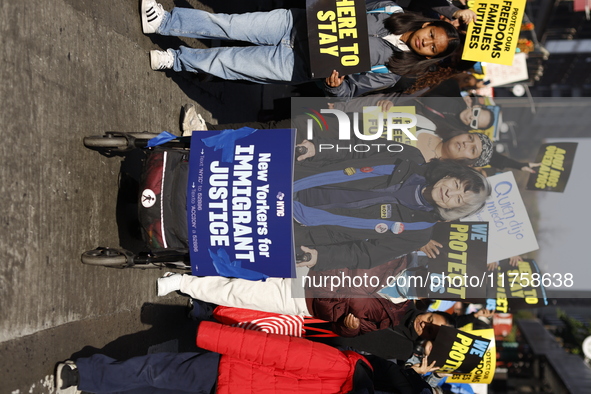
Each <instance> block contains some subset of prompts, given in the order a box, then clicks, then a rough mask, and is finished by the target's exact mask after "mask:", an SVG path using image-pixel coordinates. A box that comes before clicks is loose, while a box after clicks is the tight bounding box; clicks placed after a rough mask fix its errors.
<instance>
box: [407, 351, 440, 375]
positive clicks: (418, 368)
mask: <svg viewBox="0 0 591 394" xmlns="http://www.w3.org/2000/svg"><path fill="white" fill-rule="evenodd" d="M411 368H412V369H414V370H415V372H416V373H418V374H419V375H424V374H426V373H429V372H435V371H437V370H438V369H439V367H436V366H435V361H433V362H432V363H431V364H429V360H428V357H427V356H425V357H423V360H422V361H421V363H420V364H414V365H413V366H412V367H411Z"/></svg>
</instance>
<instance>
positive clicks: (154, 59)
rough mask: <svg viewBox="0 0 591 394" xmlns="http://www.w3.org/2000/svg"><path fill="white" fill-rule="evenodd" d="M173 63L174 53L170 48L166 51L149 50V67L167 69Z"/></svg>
mask: <svg viewBox="0 0 591 394" xmlns="http://www.w3.org/2000/svg"><path fill="white" fill-rule="evenodd" d="M173 64H174V55H173V54H172V50H170V49H167V50H166V51H157V50H153V51H150V67H152V70H168V69H171V68H172V65H173Z"/></svg>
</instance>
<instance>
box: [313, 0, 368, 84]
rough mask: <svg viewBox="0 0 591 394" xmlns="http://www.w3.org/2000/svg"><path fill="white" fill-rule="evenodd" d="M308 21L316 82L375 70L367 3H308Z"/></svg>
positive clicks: (339, 0) (344, 0)
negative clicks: (372, 62)
mask: <svg viewBox="0 0 591 394" xmlns="http://www.w3.org/2000/svg"><path fill="white" fill-rule="evenodd" d="M306 18H307V23H308V43H309V47H310V68H311V71H312V78H326V77H328V76H330V74H331V73H332V71H333V70H336V71H338V72H339V75H347V74H354V73H359V72H365V71H369V70H370V69H371V62H370V60H369V39H368V33H367V12H366V9H365V2H364V1H360V0H307V1H306Z"/></svg>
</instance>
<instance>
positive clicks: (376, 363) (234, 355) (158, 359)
mask: <svg viewBox="0 0 591 394" xmlns="http://www.w3.org/2000/svg"><path fill="white" fill-rule="evenodd" d="M197 346H198V347H200V348H202V349H205V350H206V351H209V352H203V353H154V354H149V355H146V356H140V357H134V358H131V359H129V360H126V361H117V360H114V359H112V358H110V357H107V356H104V355H101V354H95V355H93V356H91V357H88V358H80V359H77V360H67V361H65V362H63V363H59V364H58V366H57V369H56V376H55V382H56V386H57V391H58V393H59V392H61V391H62V390H66V389H68V388H70V387H76V388H77V389H79V390H83V391H85V392H91V393H114V392H126V393H147V392H149V393H171V392H175V393H201V394H210V393H213V392H216V393H218V394H226V393H228V394H230V393H231V394H235V393H261V392H264V393H278V394H279V393H281V394H283V393H303V394H309V393H323V394H330V393H343V394H344V393H350V394H355V393H360V394H361V393H373V392H374V390H377V392H388V393H408V394H426V393H432V392H434V393H439V392H440V391H439V390H438V389H436V388H431V386H429V384H428V383H427V382H425V381H423V380H422V379H421V376H420V375H419V373H417V372H416V371H419V372H420V373H422V372H423V371H428V370H432V369H433V368H432V367H433V366H432V365H431V367H430V366H429V365H426V366H425V365H424V364H426V363H427V360H425V361H424V362H422V363H421V365H414V366H413V367H411V368H404V367H401V366H399V365H397V364H395V363H392V362H390V361H386V360H381V359H379V358H377V357H371V360H372V361H371V362H370V361H368V359H367V358H365V357H364V356H362V355H361V354H359V353H357V352H355V351H351V350H344V351H340V350H337V349H335V348H332V347H330V346H326V345H323V344H320V343H314V342H311V341H309V340H306V339H303V338H297V337H290V336H284V335H278V334H268V333H264V332H261V331H250V330H245V329H242V328H238V327H230V326H224V325H221V324H218V323H214V322H202V323H200V325H199V328H198V331H197Z"/></svg>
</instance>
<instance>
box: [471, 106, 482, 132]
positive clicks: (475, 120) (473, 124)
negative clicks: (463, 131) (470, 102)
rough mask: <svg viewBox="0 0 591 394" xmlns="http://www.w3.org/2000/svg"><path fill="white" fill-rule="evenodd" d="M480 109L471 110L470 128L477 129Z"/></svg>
mask: <svg viewBox="0 0 591 394" xmlns="http://www.w3.org/2000/svg"><path fill="white" fill-rule="evenodd" d="M481 109H482V108H480V107H475V108H472V120H471V121H470V127H471V128H473V129H477V128H478V116H480V110H481Z"/></svg>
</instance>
